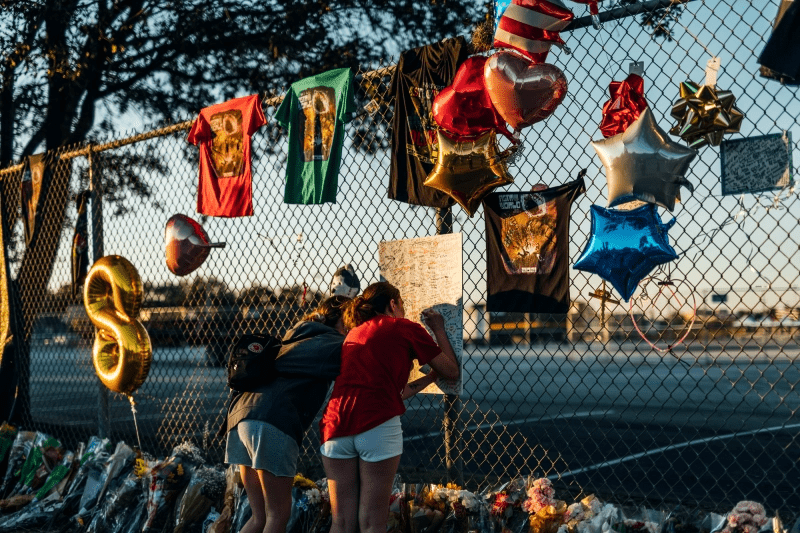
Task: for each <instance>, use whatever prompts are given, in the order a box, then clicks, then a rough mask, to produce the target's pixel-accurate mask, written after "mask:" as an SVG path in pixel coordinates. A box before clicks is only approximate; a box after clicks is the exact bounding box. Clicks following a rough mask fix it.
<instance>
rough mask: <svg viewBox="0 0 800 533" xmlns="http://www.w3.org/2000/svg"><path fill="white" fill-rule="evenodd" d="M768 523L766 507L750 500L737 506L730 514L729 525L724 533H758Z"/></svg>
mask: <svg viewBox="0 0 800 533" xmlns="http://www.w3.org/2000/svg"><path fill="white" fill-rule="evenodd" d="M766 523H767V512H766V511H765V510H764V506H763V505H761V504H760V503H757V502H752V501H748V500H744V501H741V502H739V503H737V504H736V506H735V507H734V508H733V510H732V511H731V512H730V513H728V516H727V523H726V524H725V527H724V528H723V529H722V533H758V530H759V529H761V527H762V526H763V525H764V524H766Z"/></svg>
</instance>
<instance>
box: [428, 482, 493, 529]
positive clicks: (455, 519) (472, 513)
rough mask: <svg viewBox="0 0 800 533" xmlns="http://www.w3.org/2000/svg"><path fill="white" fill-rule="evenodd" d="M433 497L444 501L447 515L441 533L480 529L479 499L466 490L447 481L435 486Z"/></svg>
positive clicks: (480, 504)
mask: <svg viewBox="0 0 800 533" xmlns="http://www.w3.org/2000/svg"><path fill="white" fill-rule="evenodd" d="M433 493H434V498H436V499H437V500H442V501H444V502H446V505H447V510H448V512H447V517H446V518H445V520H444V525H443V526H442V531H443V533H469V532H474V533H477V532H478V531H480V525H479V522H480V516H481V512H480V508H481V506H482V502H481V500H480V499H479V498H478V496H476V495H475V494H473V493H472V492H470V491H468V490H463V489H461V487H459V486H457V485H454V484H451V483H448V484H447V485H446V486H444V487H441V486H439V487H437V488H436V489H435V490H434V491H433Z"/></svg>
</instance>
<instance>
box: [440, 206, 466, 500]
mask: <svg viewBox="0 0 800 533" xmlns="http://www.w3.org/2000/svg"><path fill="white" fill-rule="evenodd" d="M448 233H453V211H452V210H451V209H450V208H449V207H445V208H441V209H437V210H436V234H437V235H445V234H448ZM462 379H463V378H462ZM459 413H461V398H460V397H458V396H457V395H455V394H445V395H444V421H443V422H442V424H443V426H444V428H443V429H444V450H445V464H446V465H447V479H448V480H450V481H451V482H453V483H456V484H458V485H459V486H464V471H463V463H462V461H461V456H460V454H459V453H458V450H459V446H460V443H459V441H460V436H461V429H462V428H461V427H460V426H459V421H460V418H459Z"/></svg>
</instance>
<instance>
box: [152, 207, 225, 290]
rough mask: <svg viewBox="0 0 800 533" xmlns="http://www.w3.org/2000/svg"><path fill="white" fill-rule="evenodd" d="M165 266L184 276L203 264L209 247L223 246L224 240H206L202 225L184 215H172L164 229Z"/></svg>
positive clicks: (206, 236) (209, 249)
mask: <svg viewBox="0 0 800 533" xmlns="http://www.w3.org/2000/svg"><path fill="white" fill-rule="evenodd" d="M164 240H165V241H166V252H167V268H169V270H170V272H172V273H173V274H175V275H178V276H185V275H186V274H189V273H191V272H193V271H194V270H195V269H197V267H199V266H200V265H202V264H203V261H205V260H206V257H208V253H209V252H210V251H211V248H225V243H224V242H208V235H206V232H205V230H204V229H203V227H202V226H201V225H200V224H198V223H197V222H195V221H194V220H192V219H191V218H189V217H187V216H186V215H172V217H170V219H169V220H168V221H167V227H166V229H165V231H164Z"/></svg>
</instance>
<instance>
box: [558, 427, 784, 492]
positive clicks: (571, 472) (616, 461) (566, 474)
mask: <svg viewBox="0 0 800 533" xmlns="http://www.w3.org/2000/svg"><path fill="white" fill-rule="evenodd" d="M793 428H800V424H791V425H789V426H773V427H771V428H761V429H754V430H751V431H744V432H742V433H729V434H727V435H716V436H714V437H705V438H703V439H695V440H690V441H687V442H681V443H679V444H670V445H669V446H662V447H661V448H654V449H652V450H647V451H646V452H639V453H635V454H633V455H628V456H626V457H620V458H619V459H612V460H611V461H603V462H602V463H597V464H596V465H591V466H586V467H584V468H576V469H575V470H569V471H567V472H564V473H562V474H553V475H551V476H547V477H548V479H562V478H565V477H569V476H574V475H577V474H581V473H583V472H589V471H591V470H598V469H600V468H605V467H607V466H614V465H618V464H620V463H624V462H627V461H633V460H634V459H640V458H642V457H646V456H648V455H656V454H659V453H663V452H667V451H670V450H677V449H679V448H686V447H689V446H694V445H695V444H703V443H704V442H711V441H714V440H724V439H732V438H734V437H745V436H747V435H755V434H756V433H764V432H768V431H777V430H783V429H793Z"/></svg>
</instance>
